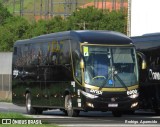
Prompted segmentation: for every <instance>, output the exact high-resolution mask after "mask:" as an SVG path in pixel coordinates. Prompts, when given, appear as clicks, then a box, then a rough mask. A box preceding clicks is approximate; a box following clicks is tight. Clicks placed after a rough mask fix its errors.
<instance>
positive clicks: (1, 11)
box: [0, 3, 12, 25]
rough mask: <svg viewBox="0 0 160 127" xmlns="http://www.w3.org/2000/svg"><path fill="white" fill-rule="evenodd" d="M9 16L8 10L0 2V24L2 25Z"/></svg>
mask: <svg viewBox="0 0 160 127" xmlns="http://www.w3.org/2000/svg"><path fill="white" fill-rule="evenodd" d="M11 16H12V15H11V14H10V13H9V11H8V10H7V9H6V8H5V7H4V6H3V5H2V3H0V25H3V23H4V22H5V20H6V19H7V18H9V17H11Z"/></svg>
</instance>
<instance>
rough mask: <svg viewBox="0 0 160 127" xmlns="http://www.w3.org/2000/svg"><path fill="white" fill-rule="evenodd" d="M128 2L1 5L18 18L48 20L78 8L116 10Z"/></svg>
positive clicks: (22, 0)
mask: <svg viewBox="0 0 160 127" xmlns="http://www.w3.org/2000/svg"><path fill="white" fill-rule="evenodd" d="M126 3H128V0H93V1H91V0H32V1H28V0H13V1H12V2H9V3H7V1H6V0H3V4H4V5H6V6H8V5H9V4H10V6H11V7H10V10H11V11H12V12H13V13H14V14H15V15H20V16H26V15H30V16H36V18H43V19H44V18H45V19H48V18H50V17H52V16H56V15H61V16H63V17H67V16H69V15H70V14H71V13H72V12H74V11H75V10H76V9H78V8H85V7H88V6H94V7H95V8H101V9H109V8H110V7H111V8H112V10H116V9H117V5H119V6H120V8H123V7H124V6H125V5H124V4H126Z"/></svg>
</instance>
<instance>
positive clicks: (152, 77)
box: [131, 33, 160, 115]
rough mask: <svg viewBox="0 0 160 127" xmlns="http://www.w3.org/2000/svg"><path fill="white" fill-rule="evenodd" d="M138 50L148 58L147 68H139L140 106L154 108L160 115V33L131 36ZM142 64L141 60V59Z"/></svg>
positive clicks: (141, 107)
mask: <svg viewBox="0 0 160 127" xmlns="http://www.w3.org/2000/svg"><path fill="white" fill-rule="evenodd" d="M131 39H132V40H133V43H134V45H135V46H136V49H137V52H140V53H143V54H144V57H145V58H146V64H147V67H146V69H144V70H142V69H139V71H140V72H139V73H140V77H139V78H140V79H139V80H140V85H139V102H140V103H139V108H140V109H147V110H148V109H149V110H154V111H155V112H156V114H157V115H160V54H159V52H160V33H152V34H145V35H142V36H135V37H132V38H131ZM139 63H140V64H141V60H139Z"/></svg>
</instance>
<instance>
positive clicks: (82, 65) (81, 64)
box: [80, 59, 84, 69]
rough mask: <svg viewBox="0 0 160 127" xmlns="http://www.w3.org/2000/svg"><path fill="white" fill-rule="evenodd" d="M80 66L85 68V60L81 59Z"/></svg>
mask: <svg viewBox="0 0 160 127" xmlns="http://www.w3.org/2000/svg"><path fill="white" fill-rule="evenodd" d="M80 68H81V69H84V61H83V59H81V61H80Z"/></svg>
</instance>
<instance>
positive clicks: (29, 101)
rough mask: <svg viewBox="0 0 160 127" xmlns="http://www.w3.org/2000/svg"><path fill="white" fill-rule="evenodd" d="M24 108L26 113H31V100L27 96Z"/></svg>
mask: <svg viewBox="0 0 160 127" xmlns="http://www.w3.org/2000/svg"><path fill="white" fill-rule="evenodd" d="M26 108H27V111H31V99H30V95H29V94H27V95H26Z"/></svg>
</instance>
